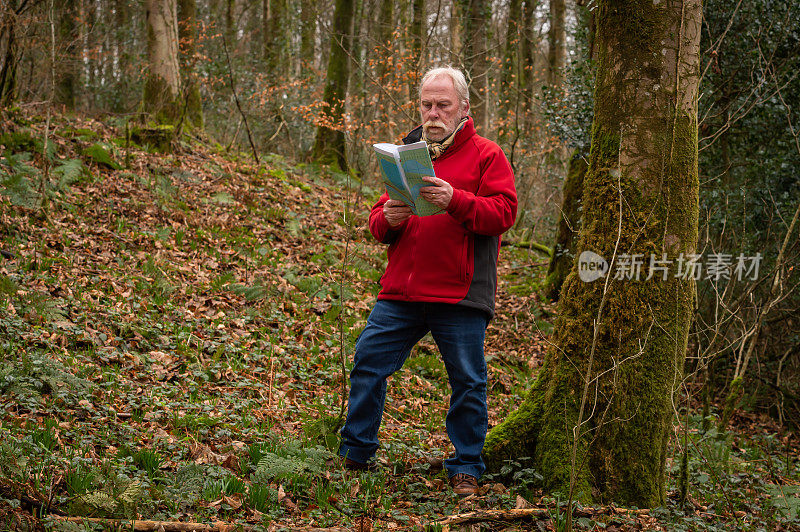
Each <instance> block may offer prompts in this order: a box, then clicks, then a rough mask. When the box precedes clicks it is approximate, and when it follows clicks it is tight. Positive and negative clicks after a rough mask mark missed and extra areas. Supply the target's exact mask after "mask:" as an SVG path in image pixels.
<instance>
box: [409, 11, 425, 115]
mask: <svg viewBox="0 0 800 532" xmlns="http://www.w3.org/2000/svg"><path fill="white" fill-rule="evenodd" d="M411 9H412V11H413V16H412V18H411V35H410V38H411V60H412V63H411V65H412V66H411V68H412V70H411V72H410V75H409V76H408V99H409V100H411V101H412V102H413V101H415V100H416V99H417V88H418V87H417V86H418V84H419V77H420V69H421V68H423V65H425V63H426V60H425V57H423V54H422V52H423V51H422V43H423V41H424V39H425V0H414V1H413V2H412V4H411Z"/></svg>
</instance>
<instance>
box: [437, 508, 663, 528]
mask: <svg viewBox="0 0 800 532" xmlns="http://www.w3.org/2000/svg"><path fill="white" fill-rule="evenodd" d="M551 510H556V509H555V508H552V509H551V508H514V509H510V510H476V511H474V512H466V513H463V514H455V515H450V516H448V517H445V518H443V519H440V520H438V521H436V523H437V524H440V525H456V524H461V523H475V522H480V521H514V520H517V519H538V518H542V517H546V518H549V517H550V516H551V514H550V511H551ZM558 511H562V509H558ZM648 513H650V510H649V509H647V508H643V509H637V510H629V509H627V508H615V507H613V506H607V507H604V508H576V509H575V510H574V512H573V515H575V516H576V517H594V516H597V515H604V514H605V515H612V514H635V515H646V514H648Z"/></svg>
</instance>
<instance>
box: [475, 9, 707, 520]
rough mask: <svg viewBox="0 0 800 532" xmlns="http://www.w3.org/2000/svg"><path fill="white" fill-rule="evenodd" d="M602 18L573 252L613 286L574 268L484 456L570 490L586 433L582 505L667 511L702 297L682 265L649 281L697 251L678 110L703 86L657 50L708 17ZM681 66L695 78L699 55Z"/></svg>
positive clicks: (693, 149) (693, 164)
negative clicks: (534, 369) (547, 342)
mask: <svg viewBox="0 0 800 532" xmlns="http://www.w3.org/2000/svg"><path fill="white" fill-rule="evenodd" d="M598 9H599V12H598V18H599V21H598V49H599V58H600V62H599V66H598V73H597V87H596V91H595V113H594V122H593V125H592V145H591V150H590V154H589V169H588V171H587V174H586V177H585V180H584V185H583V225H582V227H581V232H580V238H579V242H578V245H577V247H576V253H579V252H581V251H584V250H590V251H593V252H595V253H597V254H599V255H601V256H603V257H605V259H606V260H607V261H608V262H609V263H610V265H611V266H610V272H609V275H610V276H611V277H612V278H611V279H608V282H607V283H606V280H605V279H601V280H597V281H594V282H583V281H581V280H580V278H579V276H578V270H577V264H573V266H572V269H571V272H570V274H569V275H568V276H567V278H566V280H565V282H564V285H563V287H562V294H561V299H560V301H559V307H558V313H559V318H558V319H557V321H556V324H555V328H554V334H553V338H552V342H553V347H552V348H551V349H550V351H549V352H548V354H547V361H546V364H545V366H546V367H547V370H546V371H544V370H543V371H542V374H540V376H539V378H538V379H537V381H536V383H537V384H536V385H535V386H534V387H533V388H532V389H531V391H530V394H529V395H528V397H527V399H526V400H525V402H524V403H523V405H522V406H521V407H520V409H519V411H518V412H517V413H514V414H512V415H511V416H509V419H508V421H507V422H506V423H503V424H502V425H500V426H498V427H497V428H495V429H494V430H493V431H492V433H490V435H489V438H488V439H487V443H488V444H490V445H487V448H486V454H487V458H488V460H487V462H488V463H489V464H491V465H496V464H498V463H500V462H502V459H504V458H512V457H514V455H515V454H516V453H523V454H522V456H533V457H534V458H535V466H536V468H537V469H538V470H539V472H540V473H541V474H542V475H543V477H544V478H545V479H546V480H545V484H546V485H545V487H546V488H548V489H550V490H558V491H561V492H562V493H566V489H565V488H568V486H569V483H570V472H571V467H570V458H571V452H572V449H573V445H574V442H575V440H574V437H573V434H574V429H575V427H576V426H579V427H580V430H579V431H577V432H578V437H579V440H578V445H577V447H576V448H577V453H576V457H575V458H576V462H575V463H576V472H575V493H576V497H577V498H578V499H581V500H584V501H587V502H588V501H589V500H590V499H595V500H598V501H600V502H610V501H614V502H617V503H623V504H630V505H636V506H639V507H649V506H655V505H660V504H663V502H664V480H665V463H666V449H667V440H668V437H669V434H670V430H671V425H672V424H671V420H672V394H673V392H674V390H675V389H676V387H677V383H678V382H679V381H680V378H681V369H682V365H683V359H684V353H685V349H686V343H687V339H688V332H689V325H690V323H691V316H692V309H693V306H694V297H695V287H694V281H693V280H691V279H679V278H677V277H676V276H675V273H676V272H675V271H674V269H673V271H672V272H670V273H669V274H668V276H667V278H666V279H663V278H662V276H661V274H660V273H658V274H656V275H654V276H652V277H651V278H650V279H648V278H647V277H648V272H647V261H648V260H649V258H650V256H651V254H652V255H653V256H654V257H655V258H657V259H661V258H662V254H666V255H667V258H668V259H669V260H673V261H674V260H675V259H676V258H677V257H678V255H679V254H680V253H684V254H687V253H694V251H695V249H696V243H697V222H698V218H697V213H698V180H697V117H696V110H695V109H694V107H693V106H689V108H685V109H684V108H681V107H680V106H676V104H675V102H676V100H677V101H690V102H693V101H694V98H695V97H696V91H697V84H696V83H693V84H692V83H690V84H689V85H686V87H688V88H686V89H685V90H688V91H690V94H689V96H690V97H689V98H685V97H684V96H685V95H680V94H679V95H676V94H675V87H676V84H677V82H676V80H675V79H674V78H672V79H670V76H671V75H672V76H674V75H675V73H674V69H672V70H670V69H671V65H670V64H668V63H667V59H666V57H668V54H666V53H662V48H663V47H665V46H667V45H666V44H665V43H667V42H669V39H670V38H674V37H671V36H674V33H675V29H676V28H678V27H683V26H684V23H683V22H681V20H680V16H681V13H682V11H685V12H686V13H687V14H688V15H687V16H691V17H699V4H691V5H687V6H686V7H685V9H684V7H683V6H682V5H681V4H680V3H679V2H677V0H665V1H664V2H663V3H659V4H653V3H652V2H634V3H625V4H620V3H615V2H610V1H608V2H601V3H600V4H599V8H598ZM684 22H685V21H684ZM695 22H697V23H698V24H699V19H695ZM698 27H699V26H698ZM673 45H674V50H673V51H674V53H677V42H673ZM687 49H694V48H692V47H684V48H682V50H684V51H685V50H687ZM672 57H673V61H674V56H672ZM681 61H682V62H683V64H691V65H693V69H694V70H692V71H691V72H693V75H695V76H697V69H696V68H697V65H698V57H697V55H696V53H695V54H692V55H691V56H686V57H681ZM623 255H625V256H627V257H628V258H629V259H630V258H631V257H633V256H639V257H640V258H641V260H642V266H641V269H640V273H639V277H638V279H636V278H626V277H625V276H620V278H615V277H616V274H617V273H618V272H617V268H618V267H619V266H620V265H622V263H621V258H622V256H623ZM612 257H614V260H613V261H612ZM634 276H635V271H634V272H632V277H634ZM601 302H603V306H602V310H601ZM595 322H597V330H596V331H595V325H594V324H595ZM590 353H592V358H591V360H592V364H591V366H590V365H589V360H590V356H589V354H590ZM587 378H588V382H589V385H588V389H587V392H588V393H587V394H586V404H585V409H584V415H583V416H582V417H581V419H579V412H580V408H581V398H582V394H583V390H584V387H585V386H586V382H587ZM518 430H522V432H521V436H520V435H518V434H515V432H516V431H518ZM501 443H504V444H501ZM517 456H519V455H517Z"/></svg>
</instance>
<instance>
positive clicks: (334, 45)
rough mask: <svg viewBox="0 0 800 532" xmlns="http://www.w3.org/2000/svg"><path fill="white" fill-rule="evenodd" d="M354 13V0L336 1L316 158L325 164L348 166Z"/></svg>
mask: <svg viewBox="0 0 800 532" xmlns="http://www.w3.org/2000/svg"><path fill="white" fill-rule="evenodd" d="M354 13H355V3H354V0H336V9H335V11H334V13H333V27H332V30H331V51H330V55H329V56H328V70H327V76H326V79H327V82H326V84H325V92H324V94H323V101H324V103H325V105H326V110H325V111H324V113H323V118H324V120H325V122H326V123H325V124H322V125H320V126H319V127H318V128H317V136H316V140H315V142H314V151H313V158H314V159H315V160H317V161H319V162H321V163H323V164H332V165H337V166H338V167H339V168H340V169H341V170H346V169H347V155H346V152H345V138H344V124H343V119H344V105H345V99H346V98H347V80H348V77H349V71H350V63H349V61H350V59H349V57H348V53H349V51H350V45H351V35H350V27H351V25H352V22H353V15H354Z"/></svg>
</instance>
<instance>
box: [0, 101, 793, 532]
mask: <svg viewBox="0 0 800 532" xmlns="http://www.w3.org/2000/svg"><path fill="white" fill-rule="evenodd" d="M2 120H3V123H0V152H2V155H0V250H2V252H3V253H2V256H0V357H2V360H3V364H2V366H0V529H3V530H6V529H23V530H41V529H46V530H64V531H66V530H116V529H120V530H132V529H134V528H133V526H132V525H131V524H130V523H129V522H128V521H125V520H126V519H130V518H135V519H137V520H141V522H140V523H139V524H138V525H136V526H137V528H135V529H136V530H144V529H146V528H144V527H148V526H149V527H150V529H152V530H159V527H163V530H171V529H177V528H170V527H171V526H172V527H175V525H174V523H175V522H194V523H207V524H208V523H214V522H221V523H224V524H228V525H234V527H232V528H230V530H234V529H254V530H281V529H284V530H312V529H315V528H330V529H342V530H344V529H349V530H352V529H356V530H372V529H375V530H377V529H394V530H422V529H425V530H447V529H456V528H458V527H463V526H468V527H471V529H474V530H561V529H563V526H564V521H565V516H566V506H565V503H564V501H563V500H562V499H563V497H558V496H551V495H547V494H543V493H542V492H541V491H540V490H538V489H537V488H536V483H537V476H538V473H537V472H536V471H534V470H533V469H531V468H530V467H528V466H527V465H526V458H524V457H520V459H519V460H518V461H517V462H514V463H509V464H508V466H507V467H506V468H505V469H506V470H505V471H504V473H505V474H504V475H503V476H500V475H494V476H493V475H488V476H487V477H485V478H484V479H482V490H481V493H480V495H478V496H473V497H469V498H466V499H461V500H460V499H458V498H457V497H456V496H454V495H453V494H452V493H451V492H450V491H449V489H448V486H447V480H446V477H445V475H444V473H443V472H442V470H441V467H440V463H441V459H442V458H444V457H445V456H446V455H447V454H448V453H449V452H450V451H451V449H450V445H449V442H448V440H447V437H446V433H445V430H444V416H445V413H446V410H447V403H448V385H447V378H446V373H445V370H444V366H443V364H442V362H441V361H440V359H439V357H438V355H437V352H436V350H435V346H434V344H433V342H432V341H431V340H430V338H426V339H424V340H423V341H422V342H421V343H420V345H419V346H417V347H416V348H415V349H414V351H413V352H412V355H411V357H410V358H409V361H408V362H407V363H406V365H405V367H404V368H403V369H402V370H401V371H400V372H398V373H397V374H396V375H395V376H393V377H392V379H391V383H390V385H389V396H388V399H387V408H386V413H385V415H384V423H383V426H382V432H381V437H382V449H381V451H380V454H379V458H380V464H381V466H382V467H381V468H380V470H379V471H378V472H375V473H363V474H360V475H358V474H352V473H346V472H345V471H343V470H342V469H341V467H339V466H337V465H336V461H335V460H332V459H333V457H334V455H333V453H332V452H331V449H335V448H336V436H335V433H334V429H335V428H336V425H337V421H338V417H339V413H340V410H341V407H342V400H343V397H342V395H343V391H342V377H343V366H347V368H349V366H350V360H351V357H352V347H353V344H354V341H355V339H356V337H357V335H358V333H359V331H360V330H361V328H362V327H363V325H364V323H365V320H366V317H367V314H368V312H369V310H370V308H371V305H372V303H373V301H374V297H375V294H376V292H377V288H378V284H377V281H378V279H379V278H380V275H381V272H382V269H383V266H384V261H385V250H384V249H383V247H382V246H380V245H378V244H376V243H374V241H373V240H372V239H371V237H370V236H369V233H368V231H367V229H366V225H367V224H366V215H367V213H368V210H369V205H370V201H371V200H373V199H374V198H375V197H377V195H378V194H379V191H378V190H377V189H374V188H371V187H370V186H367V185H366V184H360V183H358V182H356V181H354V180H352V179H350V178H348V176H346V175H342V174H337V173H331V172H329V171H328V170H326V169H321V168H317V167H314V166H307V165H302V164H299V165H295V164H291V163H290V162H289V161H286V160H284V159H283V158H281V157H279V156H274V155H270V156H264V157H263V161H262V163H261V164H260V165H257V164H255V163H254V162H253V161H252V160H251V158H250V157H249V156H247V155H244V154H237V153H228V152H227V151H226V150H225V149H224V148H223V147H221V146H219V145H216V144H213V143H209V142H200V141H198V140H197V139H194V140H182V141H180V142H176V143H175V144H176V149H175V151H174V153H172V154H166V155H165V154H158V153H155V152H152V151H149V150H147V149H144V148H141V147H138V146H135V145H133V144H131V143H129V142H128V141H126V138H125V131H126V128H125V124H124V122H121V121H120V120H119V119H110V120H107V121H105V122H103V123H101V122H98V121H96V120H93V119H88V118H84V117H76V116H56V117H54V119H53V121H52V123H51V124H50V125H49V129H48V131H49V134H48V135H47V137H48V140H47V147H46V148H45V145H44V139H45V129H46V126H47V125H48V124H47V122H46V121H45V120H44V119H43V118H42V117H40V116H34V115H33V114H31V113H20V112H16V113H15V114H13V115H11V116H8V115H6V116H5V117H3V118H2ZM43 154H46V156H45V155H43ZM546 263H547V257H544V256H542V255H541V254H538V252H536V251H531V250H528V249H520V248H517V247H504V248H503V249H502V252H501V267H500V279H499V286H498V313H497V316H496V318H495V319H494V320H493V321H492V322H491V324H490V326H489V330H488V338H487V346H486V352H487V360H488V364H489V397H490V425H494V424H496V423H498V422H499V421H500V420H502V419H503V417H504V416H505V415H506V414H507V413H508V412H509V411H510V410H511V409H512V408H513V407H514V406H515V405H516V404H518V403H519V402H520V400H521V399H522V397H523V396H524V393H525V390H526V388H527V386H528V385H529V384H530V382H531V379H532V377H533V376H534V375H535V373H536V369H537V368H538V366H539V365H540V364H541V361H542V359H543V356H544V352H545V349H546V345H547V336H548V335H549V333H550V331H551V329H552V321H553V320H552V314H553V312H554V307H553V306H552V305H551V304H549V303H547V302H545V301H543V300H542V299H541V298H540V297H539V295H538V288H539V285H540V284H541V282H542V280H543V277H544V273H545V270H546ZM343 357H344V359H343ZM343 360H344V361H343ZM702 425H703V420H702V419H701V417H700V416H699V415H690V416H689V418H688V433H687V435H686V438H687V439H686V440H684V433H683V429H684V427H683V426H681V425H680V424H679V423H678V422H677V421H676V432H675V433H676V438H673V441H671V442H670V447H669V449H670V454H669V456H670V458H669V459H668V494H669V496H668V499H667V504H666V506H664V507H661V508H653V509H649V510H636V509H630V508H618V507H615V506H613V505H605V506H596V507H585V508H584V507H579V508H578V509H577V510H576V512H575V514H574V515H575V516H576V521H575V527H576V528H577V529H581V530H590V529H604V530H639V529H657V530H696V529H725V530H730V529H753V530H756V529H762V530H790V529H794V530H797V529H800V518H799V517H798V512H799V511H800V474H799V473H798V471H800V463H799V462H798V454H797V453H798V440H797V437H796V436H794V435H792V434H791V433H789V432H786V431H785V430H784V431H781V430H780V428H779V427H778V426H777V425H776V424H775V423H774V422H773V421H772V420H770V419H769V418H767V417H765V416H763V415H760V414H755V413H749V412H747V411H743V412H741V413H740V414H738V415H737V416H735V418H734V423H733V428H732V430H731V431H730V432H728V433H725V434H717V433H716V432H715V431H714V430H713V429H711V430H707V431H704V430H702ZM712 425H713V420H712ZM678 435H679V436H680V437H677V436H678ZM684 441H687V442H688V452H687V453H686V454H685V456H686V457H687V460H688V464H689V468H688V472H689V473H688V481H689V496H688V500H687V502H686V504H685V505H679V504H678V503H677V495H676V494H677V490H676V485H677V483H678V477H679V474H678V472H679V470H680V467H679V466H680V463H681V458H682V456H684V454H682V449H683V448H684V447H683V445H682V442H684ZM437 465H438V467H437ZM539 478H541V477H539ZM470 512H472V513H470ZM492 512H493V513H492ZM68 516H71V517H72V518H76V517H84V518H93V519H94V520H91V519H83V520H76V519H71V520H70V519H68V518H67V517H68ZM147 520H150V521H161V522H162V523H150V524H147V523H146V522H145V521H147ZM170 523H173V524H170ZM467 523H469V524H467ZM194 528H195V529H197V530H200V529H201V528H200V527H199V526H195V527H194ZM208 529H209V530H210V529H212V528H208ZM213 529H214V530H225V529H226V528H225V526H224V525H217V526H216V528H213Z"/></svg>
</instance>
